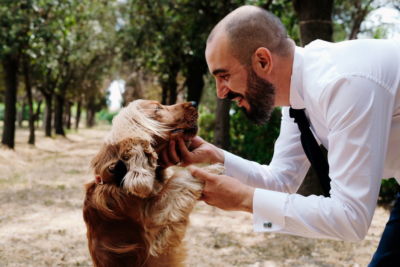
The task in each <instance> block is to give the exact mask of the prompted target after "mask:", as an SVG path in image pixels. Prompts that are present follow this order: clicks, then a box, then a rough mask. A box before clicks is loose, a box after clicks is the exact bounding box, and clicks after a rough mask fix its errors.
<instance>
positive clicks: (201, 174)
mask: <svg viewBox="0 0 400 267" xmlns="http://www.w3.org/2000/svg"><path fill="white" fill-rule="evenodd" d="M189 171H190V173H191V174H192V175H193V176H194V177H196V178H197V179H200V180H202V181H212V180H214V179H215V178H214V176H213V175H212V174H210V173H208V172H205V171H203V170H202V169H200V168H197V167H195V166H190V167H189Z"/></svg>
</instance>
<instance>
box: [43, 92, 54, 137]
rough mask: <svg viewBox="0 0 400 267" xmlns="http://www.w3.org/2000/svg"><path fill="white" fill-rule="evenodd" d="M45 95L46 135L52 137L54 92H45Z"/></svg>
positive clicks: (44, 122)
mask: <svg viewBox="0 0 400 267" xmlns="http://www.w3.org/2000/svg"><path fill="white" fill-rule="evenodd" d="M43 95H44V99H45V102H46V110H45V114H44V121H43V124H44V135H45V136H46V137H51V129H52V128H53V127H52V123H51V122H52V117H53V107H52V104H53V95H52V94H47V93H46V94H43Z"/></svg>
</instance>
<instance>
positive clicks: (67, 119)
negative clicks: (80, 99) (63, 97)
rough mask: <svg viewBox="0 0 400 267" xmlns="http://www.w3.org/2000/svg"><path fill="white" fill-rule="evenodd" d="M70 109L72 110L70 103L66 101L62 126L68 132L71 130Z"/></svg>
mask: <svg viewBox="0 0 400 267" xmlns="http://www.w3.org/2000/svg"><path fill="white" fill-rule="evenodd" d="M71 108H72V103H71V102H70V101H67V102H66V103H65V112H64V113H65V116H64V125H65V127H66V128H67V129H68V130H70V129H71Z"/></svg>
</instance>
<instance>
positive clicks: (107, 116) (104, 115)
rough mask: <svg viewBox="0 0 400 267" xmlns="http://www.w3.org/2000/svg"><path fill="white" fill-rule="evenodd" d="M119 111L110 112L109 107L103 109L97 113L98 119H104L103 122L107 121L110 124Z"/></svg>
mask: <svg viewBox="0 0 400 267" xmlns="http://www.w3.org/2000/svg"><path fill="white" fill-rule="evenodd" d="M117 113H118V112H116V111H114V112H110V111H108V110H107V109H102V110H100V112H98V113H97V114H96V115H97V119H98V120H99V121H103V122H107V123H108V124H111V122H112V119H113V118H114V116H115V115H117Z"/></svg>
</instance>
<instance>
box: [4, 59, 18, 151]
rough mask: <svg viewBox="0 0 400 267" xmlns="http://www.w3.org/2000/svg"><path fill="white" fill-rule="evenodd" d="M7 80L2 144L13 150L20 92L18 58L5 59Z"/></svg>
mask: <svg viewBox="0 0 400 267" xmlns="http://www.w3.org/2000/svg"><path fill="white" fill-rule="evenodd" d="M2 63H3V70H4V78H5V86H6V88H5V93H4V104H5V107H4V125H3V136H2V139H1V143H2V144H4V145H6V146H7V147H9V148H11V149H13V148H14V145H15V119H16V113H17V108H16V103H17V90H18V57H15V56H6V57H5V58H4V59H3V62H2Z"/></svg>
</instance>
